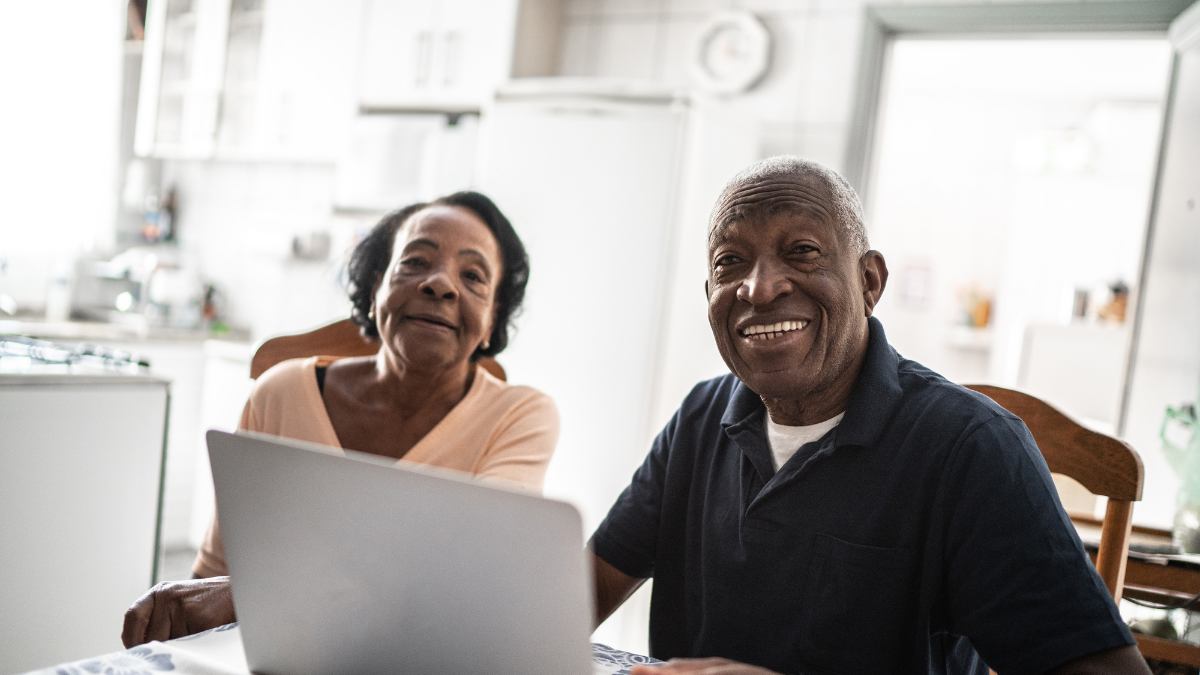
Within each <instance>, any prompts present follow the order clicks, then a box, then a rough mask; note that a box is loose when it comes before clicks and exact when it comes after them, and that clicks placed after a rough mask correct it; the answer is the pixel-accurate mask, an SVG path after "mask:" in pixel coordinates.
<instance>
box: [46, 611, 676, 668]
mask: <svg viewBox="0 0 1200 675" xmlns="http://www.w3.org/2000/svg"><path fill="white" fill-rule="evenodd" d="M655 663H662V662H661V661H659V660H657V659H653V658H650V657H649V656H642V655H639V654H632V653H630V652H626V651H622V650H620V649H614V648H612V647H609V646H607V645H603V644H600V643H598V642H594V643H592V675H628V673H629V669H630V668H632V667H633V666H636V665H646V664H655ZM165 672H170V673H171V675H250V668H249V666H248V665H247V664H246V655H245V652H244V651H243V650H242V633H241V630H240V629H239V628H238V624H237V623H231V624H227V625H224V626H219V627H217V628H211V629H209V630H206V631H204V632H202V633H197V634H195V635H189V636H187V637H182V638H177V639H175V640H168V641H166V642H148V643H146V644H144V645H139V646H137V647H132V648H130V649H126V650H123V651H119V652H112V653H111V654H102V655H99V656H93V657H90V658H86V659H82V660H79V661H72V662H70V663H61V664H58V665H55V666H50V667H48V668H42V669H40V670H34V671H30V672H29V673H27V675H157V674H158V673H165Z"/></svg>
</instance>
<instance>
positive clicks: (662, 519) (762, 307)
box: [124, 157, 1149, 675]
mask: <svg viewBox="0 0 1200 675" xmlns="http://www.w3.org/2000/svg"><path fill="white" fill-rule="evenodd" d="M708 262H709V278H708V283H707V291H708V298H709V322H710V324H711V325H712V330H713V335H714V336H715V337H716V340H717V345H718V348H719V349H720V351H721V355H722V356H723V357H724V359H725V362H726V363H727V364H728V365H729V369H730V370H731V371H732V374H731V375H726V376H724V377H720V378H717V379H715V380H710V381H708V382H703V383H701V384H699V385H698V386H697V387H696V388H695V389H694V390H693V391H692V393H691V394H690V395H689V396H688V397H687V398H686V399H685V400H684V402H683V405H682V406H681V407H680V409H679V411H678V412H677V413H676V414H675V416H674V418H673V419H672V420H671V422H670V423H669V424H668V425H667V427H666V428H665V429H664V430H663V431H662V433H661V434H659V436H658V438H657V439H656V441H655V443H654V446H653V448H652V449H651V451H650V454H649V456H648V457H647V458H646V461H645V463H644V464H643V465H642V467H641V468H640V469H639V470H638V471H637V473H636V474H635V475H634V477H633V481H632V483H631V484H630V485H629V487H628V488H627V489H626V490H625V492H624V493H623V494H622V495H621V497H620V498H619V499H618V500H617V502H616V504H614V505H613V507H612V510H611V511H610V512H609V514H608V517H607V518H606V519H605V520H604V522H603V523H601V525H600V527H599V528H598V529H597V530H596V533H595V535H594V536H593V537H592V539H591V542H590V544H589V546H590V548H591V550H592V558H593V563H594V569H595V588H596V600H597V607H596V622H597V623H599V622H600V621H602V620H604V618H606V617H607V616H608V615H609V614H611V613H612V612H613V611H614V610H615V609H616V608H617V607H618V606H619V605H620V604H621V603H622V602H623V601H624V600H625V599H626V598H628V597H629V595H630V594H631V593H633V591H634V590H635V589H636V588H637V587H638V586H639V585H640V584H641V583H642V582H643V581H644V580H645V579H647V578H650V577H653V578H654V594H653V599H652V604H651V617H650V645H651V652H652V654H653V655H654V656H656V657H659V658H662V659H672V660H671V662H670V663H669V664H668V665H666V666H661V667H659V668H657V669H652V668H640V669H639V668H635V669H634V675H670V674H671V673H704V674H707V675H735V674H745V675H753V674H758V675H763V674H764V673H770V672H772V671H778V672H782V673H800V672H832V673H871V674H872V675H877V674H879V673H938V674H941V673H980V674H983V673H986V672H987V670H988V666H991V667H992V668H994V669H995V670H996V671H998V672H999V673H1001V674H1002V675H1008V674H1009V673H1046V672H1054V673H1100V672H1103V673H1138V674H1147V673H1149V670H1148V669H1147V668H1146V663H1145V661H1143V660H1142V658H1141V656H1140V655H1139V654H1138V652H1137V649H1136V648H1135V647H1134V646H1133V644H1134V641H1133V638H1132V636H1131V635H1130V634H1129V631H1128V630H1127V629H1126V628H1125V626H1124V624H1123V623H1122V622H1121V619H1120V615H1119V614H1118V613H1117V609H1116V607H1115V606H1113V603H1112V600H1111V599H1110V597H1109V595H1108V592H1107V590H1106V589H1105V587H1104V584H1103V582H1102V581H1101V580H1100V577H1099V575H1097V574H1096V571H1095V570H1094V569H1093V568H1092V566H1091V563H1089V562H1088V559H1087V556H1086V555H1085V553H1084V551H1083V548H1082V546H1081V545H1080V543H1079V539H1078V538H1077V537H1076V536H1075V533H1074V530H1073V529H1072V527H1071V525H1070V521H1069V520H1068V519H1067V517H1066V514H1065V513H1064V512H1063V510H1062V507H1061V506H1060V505H1059V503H1058V499H1057V496H1056V494H1055V491H1054V486H1053V483H1052V482H1051V480H1050V475H1049V472H1048V471H1047V469H1046V464H1045V462H1044V461H1043V460H1042V457H1041V454H1040V453H1039V452H1038V450H1037V447H1036V446H1035V445H1034V442H1033V438H1032V437H1031V436H1030V435H1029V432H1028V430H1026V429H1025V426H1024V425H1023V424H1022V423H1021V421H1020V420H1019V419H1017V418H1016V417H1014V416H1013V415H1011V414H1009V413H1007V412H1006V411H1004V410H1003V409H1001V408H999V407H998V406H996V405H995V404H994V403H992V402H991V401H990V400H988V399H987V398H985V397H983V396H980V395H978V394H975V393H972V392H969V391H967V390H966V389H963V388H962V387H959V386H956V385H954V384H951V383H950V382H947V381H946V380H945V379H943V378H942V377H940V376H938V375H937V374H936V373H933V372H931V371H929V370H927V369H926V368H923V367H922V366H920V365H918V364H916V363H914V362H912V361H907V360H905V359H902V358H901V357H900V356H899V355H898V354H897V353H896V352H895V350H893V349H892V348H891V347H890V346H889V345H888V343H887V339H886V337H885V336H884V333H883V327H882V326H881V325H880V323H879V321H878V320H876V319H873V318H871V313H872V311H873V309H874V307H875V304H876V303H877V302H878V301H879V298H880V296H881V295H882V294H883V289H884V286H885V285H886V283H887V267H886V265H885V264H884V260H883V256H881V255H880V254H879V253H878V252H876V251H871V250H868V246H867V236H866V230H865V227H864V225H863V218H862V209H861V207H860V205H859V202H858V198H857V196H856V195H855V194H854V191H853V190H852V189H851V188H850V186H849V185H848V184H846V182H845V181H844V180H843V179H842V178H841V177H840V176H838V175H837V174H835V173H833V172H832V171H829V170H828V169H825V168H824V167H821V166H819V165H817V164H814V163H811V162H805V161H802V160H799V159H796V158H793V157H779V158H774V159H770V160H766V161H764V162H761V163H759V164H756V165H754V166H752V167H750V168H749V169H747V170H746V171H744V172H743V173H742V174H740V175H739V176H737V177H735V178H734V179H733V181H732V182H730V184H729V185H728V187H726V189H725V191H724V193H723V194H722V195H721V197H720V199H719V200H718V202H717V205H716V207H715V208H714V209H713V215H712V218H711V223H710V228H709V249H708ZM232 620H234V616H233V604H232V600H231V597H230V593H229V582H228V578H227V577H221V578H218V579H212V580H204V581H198V582H184V583H177V584H166V585H161V586H159V587H156V588H155V589H154V590H152V591H151V592H150V593H147V594H146V595H145V596H143V597H142V598H141V599H140V600H139V601H138V603H137V604H135V606H134V607H133V608H132V609H131V610H130V611H129V613H128V614H127V616H126V632H125V636H124V637H125V640H126V644H127V645H129V644H133V643H137V642H142V641H144V640H147V639H152V638H155V637H158V638H159V639H161V638H165V637H167V636H179V635H186V634H187V633H191V632H196V631H199V630H203V629H205V628H209V627H212V626H216V625H220V624H222V623H227V622H229V621H232ZM679 657H685V658H679ZM686 657H693V658H686ZM694 657H701V658H694ZM985 663H986V664H987V665H985ZM747 664H754V665H747Z"/></svg>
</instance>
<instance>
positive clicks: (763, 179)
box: [708, 155, 871, 256]
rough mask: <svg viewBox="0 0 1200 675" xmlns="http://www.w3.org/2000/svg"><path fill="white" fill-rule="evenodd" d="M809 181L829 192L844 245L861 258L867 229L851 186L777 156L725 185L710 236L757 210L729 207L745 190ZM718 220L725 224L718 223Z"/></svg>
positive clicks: (812, 165)
mask: <svg viewBox="0 0 1200 675" xmlns="http://www.w3.org/2000/svg"><path fill="white" fill-rule="evenodd" d="M811 179H816V180H817V181H818V182H820V183H821V184H822V185H824V186H825V188H826V189H827V190H829V196H830V206H831V207H832V209H833V218H834V219H835V220H836V221H837V224H838V225H840V226H841V227H842V229H843V233H844V234H845V235H846V241H847V242H848V243H849V244H850V246H851V247H852V248H853V250H854V252H855V253H856V254H857V255H859V256H862V255H863V254H864V253H866V252H867V251H868V250H870V248H871V246H870V244H869V242H868V241H867V225H866V220H865V218H864V217H863V208H862V202H860V201H859V199H858V194H856V193H855V192H854V188H852V187H850V183H848V182H846V179H845V178H842V177H841V175H839V174H838V173H837V172H836V171H834V170H832V169H829V168H827V167H825V166H823V165H821V164H818V163H817V162H813V161H810V160H807V159H800V158H799V157H796V156H794V155H779V156H776V157H768V158H767V159H763V160H759V161H757V162H755V163H754V164H751V165H750V166H748V167H746V168H745V169H742V171H741V172H740V173H738V175H736V176H734V177H733V179H732V180H730V181H729V182H728V183H727V184H726V185H725V189H724V190H722V191H721V196H720V197H719V198H717V203H716V205H715V206H713V211H712V215H711V216H710V217H709V225H708V227H709V232H710V233H711V232H712V231H713V230H714V229H715V228H717V227H718V226H720V225H724V224H725V222H728V221H729V220H730V218H729V217H728V216H734V217H735V218H736V217H740V216H741V214H742V212H743V211H744V210H749V209H747V208H746V206H749V208H751V209H752V208H754V206H756V205H754V204H749V205H741V204H739V205H733V204H731V203H730V202H731V201H733V200H734V199H735V195H736V194H737V193H739V192H741V191H742V190H744V189H745V188H747V187H750V186H755V185H761V184H763V183H771V182H777V181H783V182H792V183H803V182H808V181H809V180H811ZM738 201H740V200H738ZM765 205H766V204H764V206H765ZM731 206H733V208H734V211H735V213H734V214H727V213H726V212H727V211H728V210H729V208H730V207H731ZM723 214H726V217H722V215H723ZM718 219H721V220H723V221H725V222H717V221H718Z"/></svg>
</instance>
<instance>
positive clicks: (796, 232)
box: [708, 181, 886, 421]
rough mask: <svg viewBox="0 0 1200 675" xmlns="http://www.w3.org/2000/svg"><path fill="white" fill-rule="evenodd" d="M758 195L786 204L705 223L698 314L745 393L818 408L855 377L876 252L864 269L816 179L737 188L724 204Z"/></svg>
mask: <svg viewBox="0 0 1200 675" xmlns="http://www.w3.org/2000/svg"><path fill="white" fill-rule="evenodd" d="M742 193H745V194H744V195H742ZM760 194H765V195H770V198H771V199H772V201H773V202H775V203H778V202H779V201H785V202H786V204H787V207H788V208H787V210H785V211H782V212H778V211H777V212H776V213H774V214H770V212H769V210H767V209H764V210H763V212H762V213H763V215H751V216H749V217H746V218H742V219H739V220H735V221H733V222H731V223H728V224H726V225H724V226H718V227H716V228H715V229H714V231H713V232H712V234H711V235H710V239H709V249H708V263H709V268H708V269H709V274H708V293H709V303H708V320H709V323H710V325H711V326H712V330H713V335H714V337H716V340H717V347H718V349H719V350H720V352H721V356H722V357H723V358H724V359H725V363H726V364H727V365H728V366H729V368H730V370H731V371H732V372H733V373H734V374H735V375H737V376H738V378H739V379H741V380H742V382H744V383H745V384H746V386H748V387H749V388H750V389H751V390H753V391H754V392H755V393H757V394H759V395H760V396H763V397H764V398H780V399H793V400H798V401H802V402H803V403H804V406H803V407H805V408H820V407H821V406H822V404H824V403H826V402H825V401H824V400H823V399H824V397H829V396H834V397H836V396H838V395H839V394H838V393H837V392H846V393H848V392H849V389H850V387H851V386H852V385H853V380H854V378H856V377H857V369H858V364H859V363H860V362H861V359H862V356H863V354H865V353H866V346H867V317H868V316H870V315H871V311H872V309H873V308H874V305H875V301H876V300H878V297H879V293H880V292H882V284H878V286H879V287H878V288H877V289H876V288H874V287H875V286H876V284H875V283H874V280H873V279H868V278H867V271H866V269H867V268H868V267H870V268H871V269H874V267H872V265H873V264H874V257H873V256H875V257H877V256H878V254H875V253H871V254H868V255H867V256H864V259H863V260H864V261H870V262H869V263H868V264H867V265H866V266H864V264H863V262H862V261H860V260H859V257H858V256H857V255H856V254H855V251H854V250H853V246H852V244H851V242H849V241H847V239H848V238H849V237H848V236H846V234H844V233H842V232H841V228H840V227H839V226H838V225H837V224H836V222H835V221H834V218H833V208H832V206H831V204H830V199H829V196H828V194H827V190H826V189H825V188H824V186H822V185H820V184H819V183H817V182H816V181H811V182H805V183H796V182H794V181H791V182H788V183H786V184H784V183H781V184H779V185H774V186H770V185H766V186H764V185H754V186H747V187H746V188H744V189H743V190H741V191H739V193H735V194H734V195H733V196H732V198H731V199H728V200H726V203H727V204H728V203H733V202H737V201H740V202H741V203H746V202H747V201H748V200H752V199H754V198H755V196H756V195H760ZM739 195H741V196H739ZM716 222H717V223H721V222H722V221H721V218H720V214H718V219H717V221H716ZM878 263H879V265H880V266H882V258H879V260H878ZM883 274H884V275H885V276H884V279H886V270H885V271H884V273H883ZM835 414H836V413H835ZM817 421H820V420H817Z"/></svg>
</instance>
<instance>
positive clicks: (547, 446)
mask: <svg viewBox="0 0 1200 675" xmlns="http://www.w3.org/2000/svg"><path fill="white" fill-rule="evenodd" d="M558 429H559V422H558V408H557V407H556V406H555V405H554V401H553V400H552V399H551V398H550V397H549V396H547V395H545V394H543V393H541V392H536V391H534V392H532V393H531V394H530V395H529V396H527V397H525V398H524V399H522V400H521V402H519V403H518V404H517V405H515V406H513V407H512V408H511V409H510V410H509V411H508V412H507V413H506V414H505V415H504V417H503V418H502V419H501V420H500V423H499V424H498V425H497V426H496V429H495V430H494V431H493V433H492V434H491V437H490V438H489V440H488V446H487V449H486V450H485V452H484V454H483V456H482V457H481V458H480V460H479V464H478V465H477V466H476V467H475V472H474V473H475V475H476V476H478V477H479V478H483V479H499V480H502V481H508V482H512V483H518V484H520V485H521V486H522V487H525V488H530V489H534V490H537V491H538V492H541V490H542V482H543V480H544V479H545V477H546V466H547V465H548V464H549V463H550V458H551V457H552V456H553V455H554V446H555V445H556V444H557V443H558Z"/></svg>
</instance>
